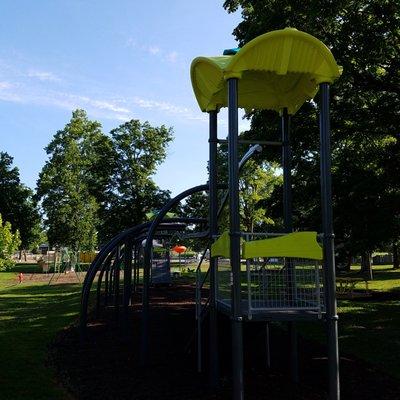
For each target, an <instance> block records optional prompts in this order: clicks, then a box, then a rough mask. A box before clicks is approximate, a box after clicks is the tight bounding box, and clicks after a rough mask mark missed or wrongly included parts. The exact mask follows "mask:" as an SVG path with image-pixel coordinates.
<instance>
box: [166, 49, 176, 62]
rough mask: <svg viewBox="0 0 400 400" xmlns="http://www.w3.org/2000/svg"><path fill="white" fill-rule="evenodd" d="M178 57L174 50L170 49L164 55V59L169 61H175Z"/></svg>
mask: <svg viewBox="0 0 400 400" xmlns="http://www.w3.org/2000/svg"><path fill="white" fill-rule="evenodd" d="M177 58H178V53H177V52H176V51H171V52H170V53H168V54H167V55H166V56H165V59H166V60H167V61H168V62H170V63H176V61H177Z"/></svg>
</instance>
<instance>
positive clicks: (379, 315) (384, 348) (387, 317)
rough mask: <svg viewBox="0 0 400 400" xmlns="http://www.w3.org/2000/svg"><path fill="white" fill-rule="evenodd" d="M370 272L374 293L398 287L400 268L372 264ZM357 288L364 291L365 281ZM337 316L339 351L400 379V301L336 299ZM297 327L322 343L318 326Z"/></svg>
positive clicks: (399, 283) (302, 325) (322, 333)
mask: <svg viewBox="0 0 400 400" xmlns="http://www.w3.org/2000/svg"><path fill="white" fill-rule="evenodd" d="M358 268H359V267H358ZM356 269H357V267H355V268H354V269H353V270H356ZM373 271H374V280H373V281H371V282H370V284H369V286H370V289H371V290H372V291H373V292H375V291H379V292H384V293H385V292H386V293H390V292H395V291H399V290H400V271H398V270H397V271H396V270H393V269H392V267H391V266H389V265H386V266H374V267H373ZM358 288H359V289H363V290H364V289H365V284H363V283H361V284H359V285H358ZM338 315H339V346H340V352H341V353H342V354H352V355H355V356H356V357H358V358H360V359H363V360H365V361H367V362H369V363H371V364H373V365H375V366H376V367H378V368H379V369H380V370H382V371H384V372H386V373H387V374H389V375H391V376H393V377H395V378H397V379H399V380H400V361H399V357H398V355H399V354H400V301H399V300H390V299H387V300H386V299H382V300H380V299H379V300H378V299H377V300H375V299H373V298H371V299H369V300H368V299H365V300H363V299H359V300H339V301H338ZM299 326H300V331H301V333H302V334H303V335H304V336H305V337H308V338H311V339H314V340H317V341H319V342H325V340H326V337H325V332H324V330H323V328H322V327H321V325H320V326H318V324H311V323H307V324H300V325H299Z"/></svg>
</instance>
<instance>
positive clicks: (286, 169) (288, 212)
mask: <svg viewBox="0 0 400 400" xmlns="http://www.w3.org/2000/svg"><path fill="white" fill-rule="evenodd" d="M281 130H282V167H283V221H284V228H285V232H288V233H289V232H292V231H293V211H292V174H291V170H292V151H291V148H290V116H289V114H288V110H287V108H284V109H283V112H282V116H281ZM287 268H288V269H289V271H288V276H289V285H290V288H289V290H290V293H293V283H294V273H295V271H294V270H293V268H294V266H293V265H292V264H291V263H290V262H289V264H288V265H287ZM288 327H289V336H290V369H291V374H292V380H293V382H295V383H298V382H299V360H298V348H297V347H298V346H297V332H296V324H295V323H294V322H293V321H290V322H289V324H288Z"/></svg>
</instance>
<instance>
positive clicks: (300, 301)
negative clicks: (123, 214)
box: [80, 28, 341, 400]
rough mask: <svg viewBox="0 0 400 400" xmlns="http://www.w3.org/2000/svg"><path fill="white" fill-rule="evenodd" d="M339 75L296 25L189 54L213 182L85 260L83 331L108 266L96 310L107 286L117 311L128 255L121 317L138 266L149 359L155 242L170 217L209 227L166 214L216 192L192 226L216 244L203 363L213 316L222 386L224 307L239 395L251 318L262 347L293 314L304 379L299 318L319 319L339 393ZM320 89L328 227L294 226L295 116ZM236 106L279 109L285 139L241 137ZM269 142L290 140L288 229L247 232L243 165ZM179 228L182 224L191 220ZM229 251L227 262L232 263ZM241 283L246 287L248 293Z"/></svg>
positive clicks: (203, 305)
mask: <svg viewBox="0 0 400 400" xmlns="http://www.w3.org/2000/svg"><path fill="white" fill-rule="evenodd" d="M340 74H341V70H340V68H339V67H338V65H337V64H336V61H335V59H334V57H333V55H332V54H331V52H330V50H329V49H328V48H327V47H326V46H325V45H324V44H323V43H322V42H320V41H319V40H318V39H316V38H314V37H313V36H311V35H309V34H307V33H304V32H300V31H297V30H296V29H291V28H287V29H283V30H278V31H273V32H269V33H266V34H264V35H261V36H259V37H257V38H255V39H253V40H252V41H250V42H249V43H247V44H246V45H245V46H244V47H243V48H241V49H234V50H232V51H225V52H224V55H223V56H217V57H198V58H196V59H195V60H193V62H192V65H191V80H192V85H193V90H194V94H195V96H196V99H197V102H198V104H199V106H200V109H201V110H202V111H203V112H207V113H208V114H209V168H208V169H209V182H208V183H207V184H205V185H199V186H196V187H193V188H191V189H188V190H185V191H184V192H182V193H180V194H179V195H177V196H176V197H175V198H173V199H171V200H170V201H169V202H168V203H167V204H166V205H165V206H164V207H163V208H162V209H161V210H160V211H159V212H158V214H157V215H156V217H155V218H154V220H153V221H152V222H147V223H143V224H141V225H137V226H135V227H133V228H130V229H128V230H126V231H124V232H122V233H121V234H119V235H117V236H116V237H115V238H113V239H112V240H111V241H110V242H109V243H108V244H107V245H106V246H105V247H104V248H103V249H102V250H101V251H100V252H99V254H98V255H97V256H96V259H95V260H94V262H93V263H92V265H91V267H90V268H89V271H88V273H87V275H86V277H85V282H84V285H83V290H82V298H81V316H80V330H81V338H82V340H84V338H85V335H86V325H87V318H88V315H87V311H88V304H89V295H90V291H91V286H92V284H93V281H94V278H95V276H96V274H97V273H98V272H100V274H99V279H98V282H97V303H96V304H97V309H99V307H100V306H102V305H104V306H106V305H107V304H108V303H107V302H108V299H109V298H110V293H113V298H114V306H115V312H118V306H119V304H120V303H119V293H120V285H119V268H120V265H122V261H123V270H124V285H123V296H122V305H123V318H122V323H123V326H124V332H125V333H127V332H126V328H127V326H128V316H129V313H128V312H129V304H130V302H131V298H132V293H135V292H137V290H138V287H139V283H140V281H139V279H138V277H139V271H140V269H142V270H143V280H142V285H141V289H142V291H141V294H142V318H141V323H142V325H141V345H140V357H141V360H142V362H143V363H144V364H146V363H147V361H148V353H149V350H150V349H149V340H148V336H149V313H150V308H149V296H150V284H151V275H152V267H151V266H152V255H153V253H154V252H153V240H154V239H156V238H159V237H161V236H162V235H163V234H165V232H167V233H169V234H170V235H171V232H172V226H173V225H174V224H183V225H185V224H187V225H188V224H199V225H201V226H203V227H204V220H202V219H199V218H197V219H196V218H169V219H166V216H167V214H168V212H170V210H171V209H173V208H174V207H175V206H176V205H177V204H179V202H180V201H182V200H183V199H185V198H187V197H188V196H190V195H192V194H194V193H197V192H201V191H208V194H209V218H208V229H207V230H204V229H203V231H201V230H200V231H199V232H197V233H196V234H195V235H194V236H193V234H192V235H191V237H192V238H193V237H198V238H200V237H202V238H204V237H208V239H209V247H211V258H210V267H209V269H208V271H207V272H206V273H205V274H202V273H201V265H202V262H203V260H204V257H205V254H206V252H207V248H206V249H205V250H204V252H203V255H202V257H201V259H200V261H199V263H198V267H197V270H196V327H197V328H196V329H197V351H198V358H197V362H198V369H199V370H202V368H203V365H202V330H203V325H202V323H203V320H204V318H205V316H206V315H208V316H209V327H210V329H209V340H208V346H209V357H208V359H209V376H210V384H211V386H212V387H216V386H217V384H218V379H219V378H218V346H217V343H218V341H217V336H218V329H217V313H223V314H226V315H227V316H229V317H230V320H231V329H232V374H233V377H232V382H233V398H234V399H235V400H241V399H243V396H244V385H243V337H242V329H243V328H242V325H243V323H244V322H252V321H261V322H262V323H263V324H265V326H266V329H265V332H266V344H267V347H269V336H268V332H269V324H270V323H271V322H273V321H288V323H289V332H290V338H291V343H290V344H291V354H292V357H291V370H292V379H293V381H294V382H297V381H298V379H299V376H298V360H297V335H296V329H295V321H298V320H302V321H304V320H308V321H323V322H325V323H326V327H327V332H328V340H327V343H328V365H329V398H330V400H338V399H339V398H340V394H339V393H340V390H339V356H338V332H337V323H338V318H337V313H336V296H335V264H334V262H335V261H334V243H333V239H334V235H333V228H332V201H331V171H330V168H331V149H330V126H329V87H330V84H332V83H333V82H334V81H335V80H336V79H337V78H338V77H339V76H340ZM318 90H320V98H319V115H320V180H321V211H322V233H321V234H319V235H318V234H317V233H316V232H296V233H292V231H293V224H292V195H291V190H292V183H291V169H292V167H291V150H290V119H291V116H292V115H293V114H295V113H296V112H297V110H298V109H299V108H300V107H301V106H302V104H303V103H305V102H306V101H309V100H311V99H312V98H313V97H314V96H315V95H316V94H317V92H318ZM226 106H227V107H228V138H227V139H219V138H218V135H217V117H218V112H219V110H220V109H221V108H222V107H226ZM239 107H243V108H245V109H247V110H253V109H260V110H273V111H276V112H278V113H279V115H280V118H281V133H282V139H281V141H268V140H258V141H253V140H240V139H239V137H238V133H239V132H238V108H239ZM226 143H227V144H228V175H229V179H228V185H227V186H226V185H221V184H218V177H217V168H216V167H217V164H216V163H217V148H218V145H219V144H226ZM248 144H251V145H253V146H252V147H251V148H250V149H249V151H248V152H247V153H246V154H245V156H244V157H243V158H242V160H241V161H240V162H239V158H238V146H239V145H248ZM261 145H264V146H278V147H280V148H281V149H282V170H283V178H284V179H283V181H284V182H283V219H284V232H280V233H269V232H260V233H248V232H241V230H240V213H239V184H238V182H239V173H240V170H241V168H242V167H243V165H244V164H245V163H246V161H247V160H248V159H250V158H251V157H252V156H253V155H254V154H255V153H256V152H258V151H260V149H261V147H260V146H261ZM226 188H227V189H228V190H227V191H226V192H225V195H223V196H218V190H222V189H226ZM219 199H222V201H219ZM228 200H229V202H228ZM227 204H228V205H229V231H226V232H223V233H222V234H221V235H219V229H218V218H219V216H220V215H221V212H222V210H223V209H224V207H225V206H226V205H227ZM180 230H181V231H183V230H184V227H181V228H180ZM196 235H197V236H196ZM143 239H145V242H144V244H143ZM318 240H319V242H318ZM243 241H244V244H243V246H242V245H241V242H243ZM219 257H223V259H219ZM241 257H243V258H244V259H245V260H246V269H245V271H243V272H242V268H241ZM226 260H229V261H228V264H226ZM224 263H225V266H224ZM132 274H133V278H132ZM103 276H105V283H104V296H102V280H103ZM132 279H133V281H132ZM207 280H209V287H210V290H209V297H208V298H207V299H206V301H205V302H204V300H202V299H203V296H202V288H203V286H204V283H205V282H206V281H207ZM242 282H243V283H244V287H246V289H245V290H242Z"/></svg>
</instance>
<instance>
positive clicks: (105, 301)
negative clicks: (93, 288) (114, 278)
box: [104, 259, 111, 307]
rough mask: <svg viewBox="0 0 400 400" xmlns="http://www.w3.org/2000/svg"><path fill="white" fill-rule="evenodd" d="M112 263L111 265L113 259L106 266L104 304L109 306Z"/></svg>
mask: <svg viewBox="0 0 400 400" xmlns="http://www.w3.org/2000/svg"><path fill="white" fill-rule="evenodd" d="M110 265H111V259H110V262H109V264H108V265H107V266H106V277H105V280H104V306H105V307H107V306H108V296H109V292H110V288H109V286H110V282H109V279H108V276H109V274H110Z"/></svg>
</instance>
